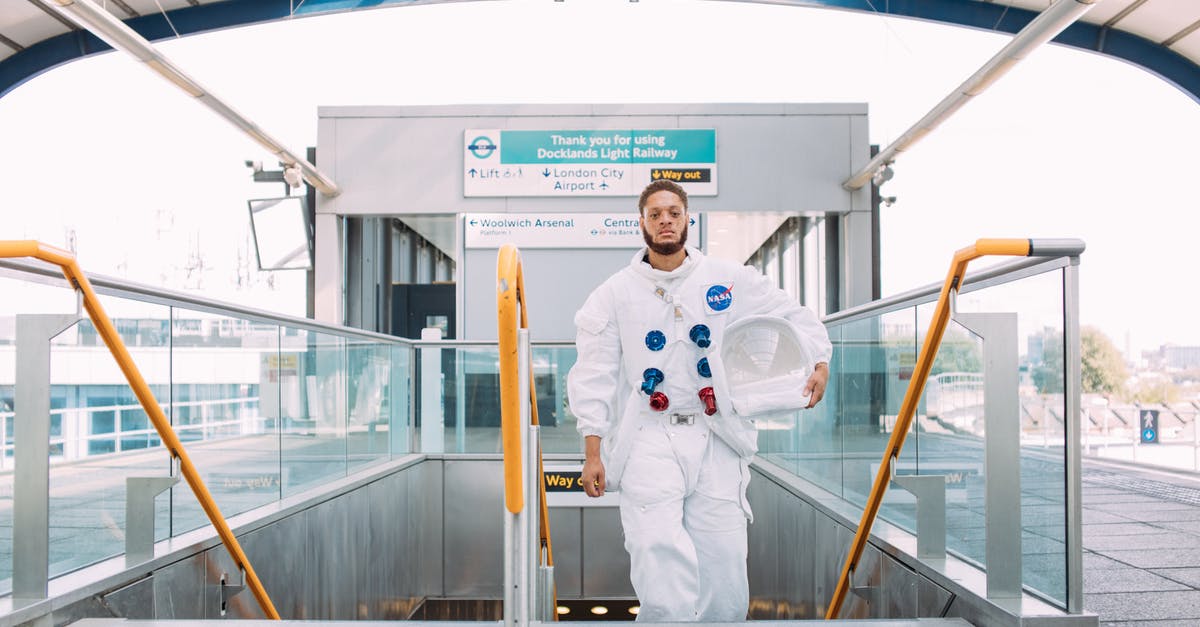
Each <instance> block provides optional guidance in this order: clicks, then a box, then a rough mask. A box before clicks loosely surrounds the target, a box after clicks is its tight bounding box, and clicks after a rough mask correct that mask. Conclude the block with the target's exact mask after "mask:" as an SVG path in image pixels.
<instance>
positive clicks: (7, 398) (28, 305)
mask: <svg viewBox="0 0 1200 627" xmlns="http://www.w3.org/2000/svg"><path fill="white" fill-rule="evenodd" d="M0 294H3V298H0V495H3V497H0V594H8V593H9V592H12V555H13V544H12V542H13V538H12V528H13V502H12V495H13V453H14V448H13V427H14V418H15V415H14V413H13V407H14V402H15V396H16V388H15V381H16V372H17V356H16V342H17V315H18V314H35V313H54V314H63V313H70V312H73V311H75V306H76V301H75V295H74V294H73V293H71V291H70V290H68V289H66V288H65V287H62V286H59V285H50V284H43V283H31V282H29V281H27V280H25V279H24V278H23V277H22V276H20V275H17V276H9V275H8V273H7V271H6V272H5V273H4V274H2V275H0ZM57 392H58V394H59V396H60V400H59V401H58V407H61V406H62V404H63V401H62V397H63V390H61V389H59V390H57ZM53 407H54V405H53V404H52V409H51V433H53V434H55V435H54V436H52V437H61V436H62V424H63V417H62V410H61V409H59V410H58V411H57V412H56V411H55V410H54V409H53ZM69 423H70V421H69V420H68V424H69ZM57 447H58V448H59V449H61V448H62V444H61V442H60V443H58V444H57Z"/></svg>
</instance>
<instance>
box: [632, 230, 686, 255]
mask: <svg viewBox="0 0 1200 627" xmlns="http://www.w3.org/2000/svg"><path fill="white" fill-rule="evenodd" d="M687 235H688V227H687V223H684V225H683V230H681V231H680V232H679V241H678V242H669V243H662V244H659V243H657V242H655V241H654V237H653V236H652V235H650V231H647V230H646V227H644V226H643V227H642V239H643V240H645V241H646V247H648V248H649V249H650V250H653V251H654V252H656V253H658V254H660V255H674V254H675V253H677V252H679V251H681V250H683V245H684V244H686V243H687Z"/></svg>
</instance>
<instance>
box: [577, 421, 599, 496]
mask: <svg viewBox="0 0 1200 627" xmlns="http://www.w3.org/2000/svg"><path fill="white" fill-rule="evenodd" d="M583 448H584V459H583V474H582V476H581V477H580V480H582V481H583V491H584V492H587V495H588V496H604V488H605V483H604V463H603V462H601V461H600V436H598V435H589V436H587V437H585V438H584V439H583Z"/></svg>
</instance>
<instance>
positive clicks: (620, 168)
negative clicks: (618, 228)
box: [463, 128, 717, 197]
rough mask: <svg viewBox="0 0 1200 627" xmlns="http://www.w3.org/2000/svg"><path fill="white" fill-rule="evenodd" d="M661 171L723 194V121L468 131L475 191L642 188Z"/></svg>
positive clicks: (467, 184)
mask: <svg viewBox="0 0 1200 627" xmlns="http://www.w3.org/2000/svg"><path fill="white" fill-rule="evenodd" d="M660 179H667V180H671V181H675V182H676V183H679V184H680V185H682V186H683V188H684V189H685V190H687V193H688V194H689V195H693V196H716V195H717V132H716V129H711V128H709V129H678V128H676V129H637V130H633V129H615V130H550V131H527V130H502V129H467V130H465V131H464V132H463V195H464V196H468V197H472V196H474V197H507V196H637V195H639V194H641V192H642V189H643V188H644V187H645V186H646V185H647V184H649V183H650V182H652V181H656V180H660Z"/></svg>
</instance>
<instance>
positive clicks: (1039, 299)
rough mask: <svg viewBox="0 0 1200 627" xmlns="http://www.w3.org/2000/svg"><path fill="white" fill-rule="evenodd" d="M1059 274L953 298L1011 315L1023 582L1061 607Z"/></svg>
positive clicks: (967, 306) (968, 307)
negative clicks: (1014, 335)
mask: <svg viewBox="0 0 1200 627" xmlns="http://www.w3.org/2000/svg"><path fill="white" fill-rule="evenodd" d="M1063 272H1064V270H1055V271H1053V272H1046V273H1043V274H1039V275H1035V276H1032V277H1027V278H1023V279H1021V280H1019V281H1015V282H1011V283H1005V284H1002V285H996V286H993V287H988V288H986V289H983V290H979V291H976V292H971V293H970V294H969V295H966V296H964V297H963V298H961V299H960V301H959V310H960V311H1010V312H1014V313H1016V315H1017V349H1018V355H1019V357H1018V359H1019V364H1020V366H1019V369H1020V370H1019V372H1020V378H1019V387H1018V403H1019V407H1018V420H1019V421H1020V447H1021V472H1020V476H1021V479H1020V480H1021V532H1022V533H1021V565H1022V568H1021V570H1022V582H1023V583H1024V585H1025V586H1027V587H1029V588H1031V589H1033V590H1036V591H1038V592H1040V593H1041V594H1043V595H1045V596H1047V597H1049V598H1051V599H1053V600H1055V601H1056V602H1058V603H1063V604H1065V602H1066V601H1065V599H1066V595H1067V590H1066V568H1067V563H1066V560H1067V556H1066V555H1067V554H1066V533H1067V529H1066V508H1067V504H1066V489H1065V487H1064V486H1065V485H1066V481H1067V474H1066V449H1065V447H1066V431H1065V426H1064V419H1063V418H1064V416H1065V415H1066V404H1065V399H1064V396H1063V379H1064V376H1065V375H1064V370H1063V361H1064V353H1065V345H1064V343H1063V321H1064V315H1065V314H1064V311H1063V279H1064V277H1063ZM980 460H982V452H981V453H980Z"/></svg>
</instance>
